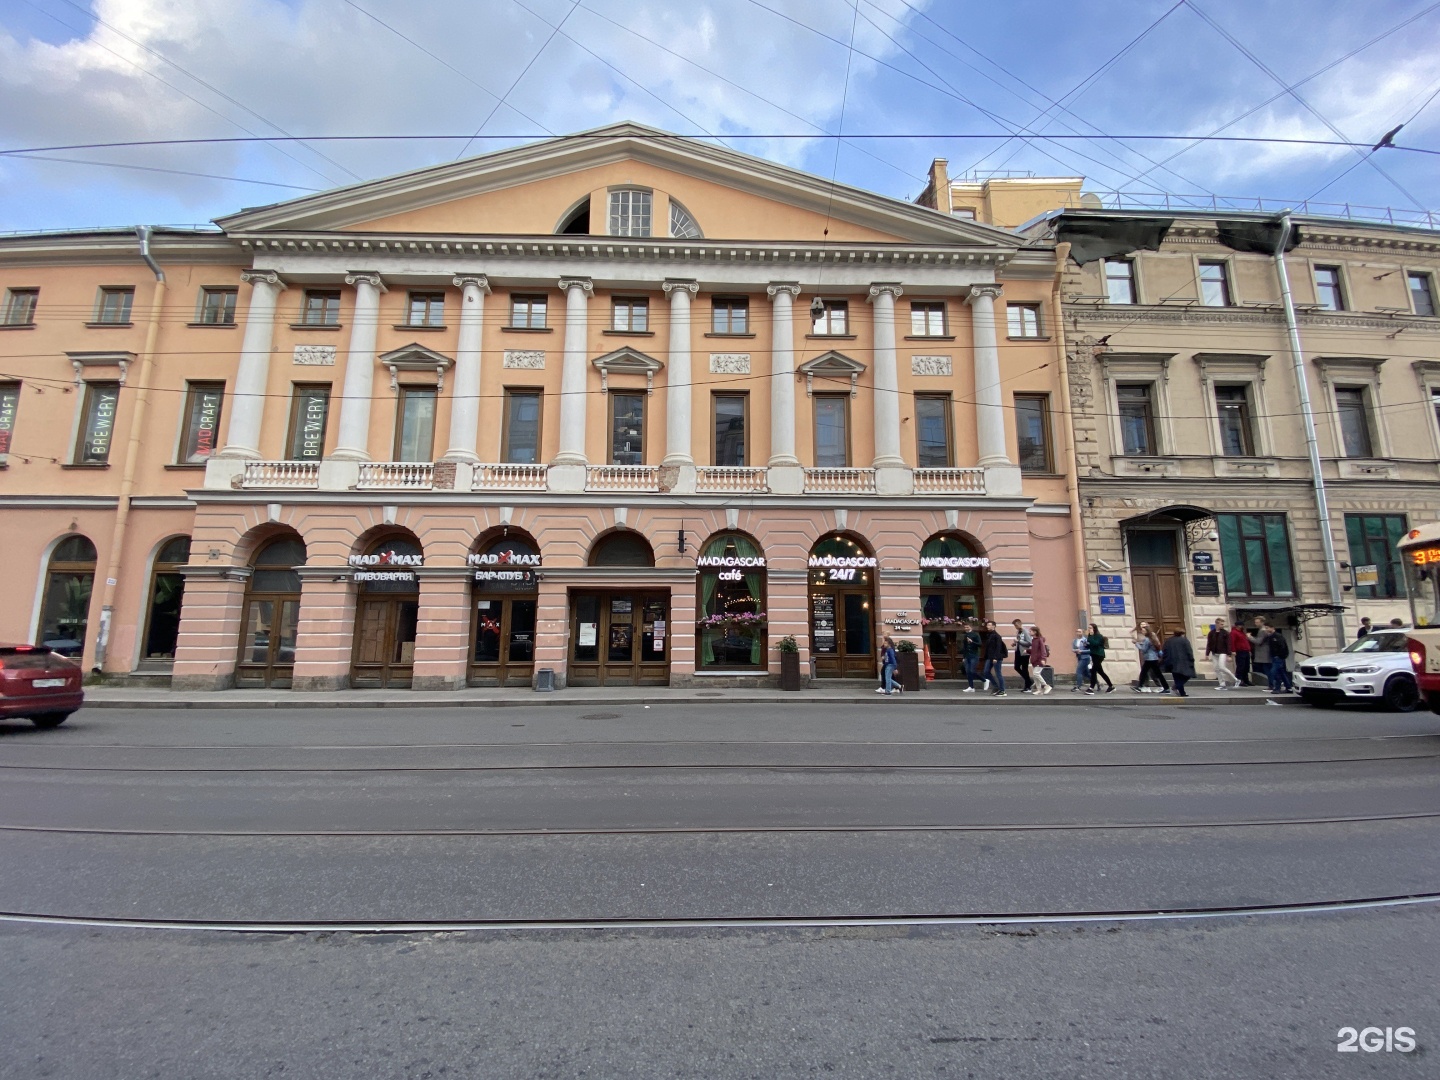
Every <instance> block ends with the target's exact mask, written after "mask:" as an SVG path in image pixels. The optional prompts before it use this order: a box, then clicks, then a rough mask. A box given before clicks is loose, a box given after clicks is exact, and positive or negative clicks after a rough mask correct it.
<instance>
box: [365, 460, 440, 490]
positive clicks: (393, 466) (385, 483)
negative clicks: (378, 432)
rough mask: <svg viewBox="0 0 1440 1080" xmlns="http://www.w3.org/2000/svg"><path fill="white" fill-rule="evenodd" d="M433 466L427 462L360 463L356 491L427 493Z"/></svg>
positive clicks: (433, 484) (432, 475)
mask: <svg viewBox="0 0 1440 1080" xmlns="http://www.w3.org/2000/svg"><path fill="white" fill-rule="evenodd" d="M434 486H435V466H434V464H432V463H431V462H428V461H362V462H361V463H360V480H359V481H358V482H357V483H356V485H355V490H357V491H429V490H431V489H432V488H433V487H434Z"/></svg>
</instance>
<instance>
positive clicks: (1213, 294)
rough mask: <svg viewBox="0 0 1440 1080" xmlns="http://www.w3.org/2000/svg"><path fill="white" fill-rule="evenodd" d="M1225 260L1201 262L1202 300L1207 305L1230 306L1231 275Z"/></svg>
mask: <svg viewBox="0 0 1440 1080" xmlns="http://www.w3.org/2000/svg"><path fill="white" fill-rule="evenodd" d="M1225 271H1226V267H1225V264H1224V263H1223V262H1202V263H1201V264H1200V302H1201V303H1202V304H1204V305H1205V306H1206V307H1229V306H1230V277H1229V275H1228V274H1227V273H1226V272H1225Z"/></svg>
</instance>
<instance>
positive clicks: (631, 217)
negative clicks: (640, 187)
mask: <svg viewBox="0 0 1440 1080" xmlns="http://www.w3.org/2000/svg"><path fill="white" fill-rule="evenodd" d="M651 201H652V200H651V196H650V192H648V191H612V192H611V193H610V235H611V236H649V235H650V204H651Z"/></svg>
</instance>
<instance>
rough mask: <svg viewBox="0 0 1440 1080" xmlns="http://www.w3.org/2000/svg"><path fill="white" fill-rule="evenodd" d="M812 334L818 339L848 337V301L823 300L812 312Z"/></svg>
mask: <svg viewBox="0 0 1440 1080" xmlns="http://www.w3.org/2000/svg"><path fill="white" fill-rule="evenodd" d="M810 333H812V334H814V335H816V336H817V337H846V336H848V335H849V333H850V304H849V302H848V301H846V300H821V301H820V306H819V308H818V309H816V310H813V311H812V312H811V320H810Z"/></svg>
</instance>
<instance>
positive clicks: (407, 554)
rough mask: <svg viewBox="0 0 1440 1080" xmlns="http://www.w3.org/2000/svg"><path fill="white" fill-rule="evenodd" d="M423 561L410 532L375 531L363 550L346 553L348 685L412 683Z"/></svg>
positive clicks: (372, 686) (377, 686) (369, 686)
mask: <svg viewBox="0 0 1440 1080" xmlns="http://www.w3.org/2000/svg"><path fill="white" fill-rule="evenodd" d="M424 562H425V556H424V555H423V553H422V552H421V550H420V544H419V542H418V541H417V540H416V539H415V537H414V536H413V535H412V534H410V533H401V534H394V533H392V534H390V535H388V536H382V537H379V538H378V539H376V540H373V541H371V543H370V544H369V546H368V548H367V549H366V551H365V552H364V553H363V554H360V555H351V556H350V565H351V566H353V567H354V568H355V571H354V573H353V574H352V577H353V579H354V581H355V587H356V589H357V595H356V599H355V644H354V647H353V648H352V649H351V651H350V685H351V686H354V687H357V688H360V689H384V688H386V687H392V686H395V687H405V686H409V685H410V683H411V680H412V678H413V676H414V671H415V632H416V628H417V626H418V624H419V621H420V579H419V576H418V575H417V574H416V573H415V571H416V569H417V568H419V567H420V566H422V565H424Z"/></svg>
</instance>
